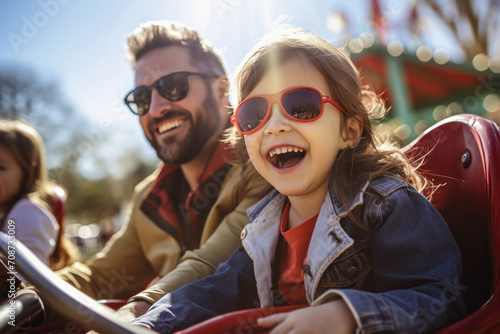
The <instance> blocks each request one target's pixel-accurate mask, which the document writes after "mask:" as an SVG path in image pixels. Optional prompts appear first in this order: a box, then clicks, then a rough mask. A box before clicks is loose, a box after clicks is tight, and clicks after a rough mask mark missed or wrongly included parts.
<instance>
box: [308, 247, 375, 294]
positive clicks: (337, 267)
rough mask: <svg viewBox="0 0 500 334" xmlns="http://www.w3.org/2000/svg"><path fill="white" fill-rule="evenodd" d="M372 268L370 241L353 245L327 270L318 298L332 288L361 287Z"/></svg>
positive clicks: (319, 286) (321, 282)
mask: <svg viewBox="0 0 500 334" xmlns="http://www.w3.org/2000/svg"><path fill="white" fill-rule="evenodd" d="M372 268H373V265H372V263H371V256H370V254H369V247H368V241H365V242H363V243H360V244H358V245H354V246H352V247H351V248H349V249H347V250H346V251H345V252H344V253H343V254H342V255H341V256H339V257H338V258H337V259H335V261H333V262H332V263H331V264H330V265H329V266H328V268H327V269H326V270H325V272H324V273H323V276H322V277H321V280H320V282H319V285H318V289H317V290H316V298H317V297H318V296H320V295H322V294H323V293H324V292H325V291H327V290H330V289H347V288H349V289H359V288H360V287H361V286H362V285H363V283H364V280H365V278H366V276H367V275H368V274H369V273H370V271H371V270H372Z"/></svg>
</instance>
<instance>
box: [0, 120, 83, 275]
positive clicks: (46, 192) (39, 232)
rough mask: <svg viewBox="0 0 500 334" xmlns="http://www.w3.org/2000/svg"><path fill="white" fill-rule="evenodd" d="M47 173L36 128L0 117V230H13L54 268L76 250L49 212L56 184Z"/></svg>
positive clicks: (16, 235) (67, 260)
mask: <svg viewBox="0 0 500 334" xmlns="http://www.w3.org/2000/svg"><path fill="white" fill-rule="evenodd" d="M47 174H48V173H47V170H46V167H45V151H44V145H43V141H42V138H41V137H40V135H39V134H38V132H37V131H36V130H35V129H34V128H33V127H32V126H30V125H29V124H27V123H26V122H23V121H18V120H16V121H8V120H0V231H2V232H5V233H7V232H10V230H13V231H14V232H13V234H12V235H13V236H14V237H15V238H16V240H18V241H20V242H22V243H23V244H24V245H25V246H27V247H28V248H29V249H30V250H31V251H32V252H33V253H34V254H35V255H36V256H38V258H39V259H40V260H42V262H44V263H45V264H46V265H47V266H49V267H51V269H53V270H57V269H61V268H63V267H65V266H67V265H69V264H71V263H72V262H74V257H75V256H77V254H76V247H73V246H72V244H71V242H70V241H69V240H68V239H66V238H65V237H64V235H63V233H62V232H63V230H62V227H61V228H60V226H59V223H58V222H57V220H56V218H55V217H54V213H53V212H52V205H51V201H52V200H53V199H54V198H55V196H57V194H56V190H57V189H58V188H57V186H55V185H54V184H52V183H50V182H49V181H48V175H47Z"/></svg>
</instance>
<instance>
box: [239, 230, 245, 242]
mask: <svg viewBox="0 0 500 334" xmlns="http://www.w3.org/2000/svg"><path fill="white" fill-rule="evenodd" d="M246 236H247V230H246V229H243V230H241V234H240V239H241V240H243V239H245V237H246Z"/></svg>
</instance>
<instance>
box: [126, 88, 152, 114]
mask: <svg viewBox="0 0 500 334" xmlns="http://www.w3.org/2000/svg"><path fill="white" fill-rule="evenodd" d="M125 103H126V104H127V105H128V106H129V108H130V110H132V112H133V113H135V114H137V115H144V114H145V113H147V112H148V110H149V104H150V103H151V89H150V88H147V87H137V88H136V89H134V90H133V91H131V92H130V93H129V94H128V95H127V97H126V98H125Z"/></svg>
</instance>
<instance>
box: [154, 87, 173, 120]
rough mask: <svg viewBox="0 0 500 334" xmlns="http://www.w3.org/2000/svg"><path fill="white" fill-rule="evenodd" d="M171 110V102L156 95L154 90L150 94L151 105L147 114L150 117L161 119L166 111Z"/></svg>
mask: <svg viewBox="0 0 500 334" xmlns="http://www.w3.org/2000/svg"><path fill="white" fill-rule="evenodd" d="M171 109H172V102H170V101H169V100H167V99H165V98H164V97H163V96H161V95H160V94H158V92H157V91H156V89H153V91H152V92H151V104H150V105H149V114H150V116H151V117H162V116H163V115H164V114H165V113H166V112H167V111H169V110H171Z"/></svg>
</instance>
